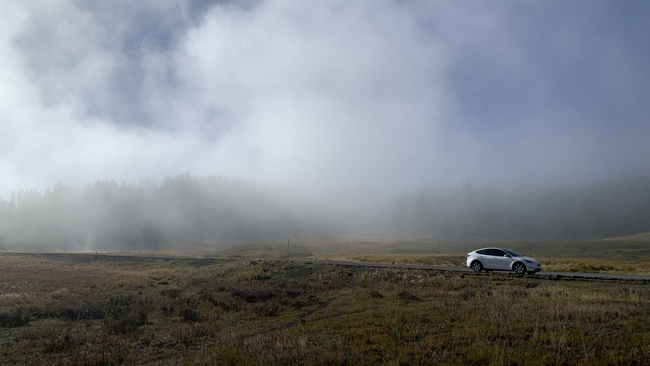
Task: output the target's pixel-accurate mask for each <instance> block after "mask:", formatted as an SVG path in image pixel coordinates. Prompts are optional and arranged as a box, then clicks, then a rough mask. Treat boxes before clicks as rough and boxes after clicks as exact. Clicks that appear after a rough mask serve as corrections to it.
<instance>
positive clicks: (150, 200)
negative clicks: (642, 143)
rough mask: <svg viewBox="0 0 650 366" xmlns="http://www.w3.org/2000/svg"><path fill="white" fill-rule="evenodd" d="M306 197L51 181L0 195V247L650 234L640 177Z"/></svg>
mask: <svg viewBox="0 0 650 366" xmlns="http://www.w3.org/2000/svg"><path fill="white" fill-rule="evenodd" d="M305 192H307V191H305ZM305 192H302V193H298V192H297V191H295V190H286V189H285V190H283V189H279V188H270V187H262V186H260V185H259V184H257V183H255V182H253V181H247V180H238V179H227V178H222V177H190V176H189V175H180V176H176V177H170V178H167V179H165V181H164V182H163V183H162V184H160V185H157V184H155V183H153V182H151V181H141V182H138V183H131V184H127V183H124V182H123V183H117V182H115V181H98V182H96V183H94V184H92V185H88V186H85V187H82V188H80V189H77V188H73V187H71V186H68V185H65V184H63V183H62V182H58V183H56V184H55V185H54V186H53V187H51V188H48V189H46V190H45V191H42V192H41V191H39V190H36V189H34V190H26V191H19V192H17V193H12V194H11V196H10V197H9V198H8V200H7V199H0V247H4V248H13V249H25V248H28V249H30V250H57V251H61V250H63V249H64V248H67V249H68V250H88V251H94V250H137V249H142V250H150V249H163V248H181V247H182V246H184V245H188V244H191V243H202V244H206V245H212V244H214V245H218V244H222V243H229V242H237V241H257V240H268V239H277V238H286V237H289V236H291V237H313V236H323V235H357V236H358V235H386V236H392V237H397V236H399V237H404V238H427V239H434V238H441V239H462V240H473V239H490V240H579V239H597V238H605V237H614V236H624V235H631V234H636V233H641V232H648V231H650V179H649V178H648V177H646V176H638V177H634V178H629V177H625V178H620V179H610V180H604V181H600V182H596V183H591V184H552V185H545V186H538V185H521V186H519V187H518V188H514V189H502V188H496V187H493V186H482V187H474V186H472V185H471V184H466V185H463V186H462V187H459V188H455V189H452V188H436V187H423V188H421V189H419V190H417V191H408V192H404V193H402V194H400V195H396V196H393V197H388V198H385V197H384V198H381V199H380V198H377V199H376V200H374V201H373V203H372V204H368V202H369V200H368V199H367V198H366V199H365V200H364V201H363V202H364V203H363V204H356V205H355V203H356V202H349V201H350V200H349V198H348V199H341V198H339V199H337V198H336V197H337V196H336V195H331V196H328V197H326V198H324V197H323V195H322V194H321V195H318V194H311V195H310V194H307V193H305ZM314 197H318V199H314ZM348 197H349V196H348ZM343 201H345V202H343Z"/></svg>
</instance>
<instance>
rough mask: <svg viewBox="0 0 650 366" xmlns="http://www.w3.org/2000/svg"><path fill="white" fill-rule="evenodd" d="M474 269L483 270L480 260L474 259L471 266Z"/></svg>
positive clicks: (475, 270)
mask: <svg viewBox="0 0 650 366" xmlns="http://www.w3.org/2000/svg"><path fill="white" fill-rule="evenodd" d="M469 267H470V268H471V269H472V271H474V272H481V271H482V270H483V265H482V264H481V262H479V261H474V262H472V264H471V265H470V266H469Z"/></svg>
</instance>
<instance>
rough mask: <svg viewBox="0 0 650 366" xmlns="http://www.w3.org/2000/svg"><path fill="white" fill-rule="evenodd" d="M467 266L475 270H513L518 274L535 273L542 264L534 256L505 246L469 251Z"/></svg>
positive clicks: (539, 269) (540, 268)
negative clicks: (526, 255)
mask: <svg viewBox="0 0 650 366" xmlns="http://www.w3.org/2000/svg"><path fill="white" fill-rule="evenodd" d="M467 267H469V268H471V269H472V270H473V271H474V272H481V271H483V270H485V271H512V272H515V273H517V274H524V273H526V272H528V273H529V274H535V273H537V272H539V271H541V270H542V265H541V264H540V263H539V262H538V261H536V260H534V259H533V258H528V257H524V256H522V255H521V254H519V253H517V252H515V251H512V250H509V249H504V248H483V249H478V250H475V251H473V252H469V253H467Z"/></svg>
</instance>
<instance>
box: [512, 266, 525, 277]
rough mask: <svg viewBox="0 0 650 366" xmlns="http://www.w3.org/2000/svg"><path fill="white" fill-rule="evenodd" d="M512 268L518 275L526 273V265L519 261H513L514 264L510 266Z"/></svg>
mask: <svg viewBox="0 0 650 366" xmlns="http://www.w3.org/2000/svg"><path fill="white" fill-rule="evenodd" d="M512 270H513V271H515V273H516V274H520V275H521V274H524V273H526V267H525V266H524V265H523V264H521V263H515V265H514V266H512Z"/></svg>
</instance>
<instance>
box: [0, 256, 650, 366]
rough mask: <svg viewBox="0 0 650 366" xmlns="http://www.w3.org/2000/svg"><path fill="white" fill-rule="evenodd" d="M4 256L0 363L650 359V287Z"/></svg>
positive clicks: (187, 261) (238, 263)
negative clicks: (649, 328)
mask: <svg viewBox="0 0 650 366" xmlns="http://www.w3.org/2000/svg"><path fill="white" fill-rule="evenodd" d="M400 258H401V259H400V260H402V259H403V260H418V259H417V258H415V259H414V258H413V257H411V255H404V256H402V257H400ZM371 259H373V260H374V259H376V258H373V257H371ZM437 259H440V260H445V261H452V262H453V260H454V257H453V256H452V257H450V258H445V256H441V257H440V258H437ZM437 259H436V260H437ZM425 260H426V258H425ZM0 268H1V269H2V270H3V272H2V277H0V278H2V279H1V281H2V287H0V299H2V300H0V363H1V364H25V363H31V364H48V365H52V364H54V365H56V364H59V365H115V364H169V365H214V364H234V365H251V364H252V365H267V364H315V365H319V364H322V365H325V364H328V365H331V364H355V365H366V364H388V365H398V364H446V365H524V364H525V365H562V364H569V365H616V364H630V365H631V364H648V363H649V362H650V333H648V330H647V325H648V324H649V322H650V310H649V309H650V288H648V287H647V286H646V285H643V284H634V283H627V284H616V283H601V282H575V281H567V282H564V281H549V280H540V279H536V278H533V277H516V276H512V275H499V274H492V275H487V274H479V275H475V274H462V273H451V272H437V271H422V270H403V269H374V268H348V267H336V266H315V265H302V264H294V263H280V262H260V261H253V262H251V261H250V260H230V261H214V262H207V263H206V262H202V263H198V262H197V261H195V260H193V259H191V258H175V259H166V260H163V261H151V260H149V259H146V258H141V259H137V260H123V261H122V260H119V259H115V261H110V262H108V261H101V260H96V261H95V260H88V258H86V257H81V256H78V257H74V256H67V257H60V258H57V257H49V258H48V259H44V258H43V257H38V256H22V257H21V256H11V255H0ZM14 283H15V285H13V284H14Z"/></svg>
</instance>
